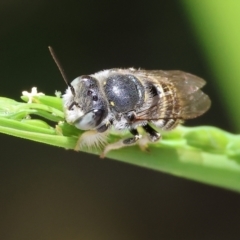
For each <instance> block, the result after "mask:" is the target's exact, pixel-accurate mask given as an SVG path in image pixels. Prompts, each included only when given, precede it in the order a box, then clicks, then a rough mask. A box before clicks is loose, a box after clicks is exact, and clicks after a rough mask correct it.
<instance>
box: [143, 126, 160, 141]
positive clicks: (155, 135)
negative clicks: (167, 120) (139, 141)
mask: <svg viewBox="0 0 240 240" xmlns="http://www.w3.org/2000/svg"><path fill="white" fill-rule="evenodd" d="M142 127H143V129H144V130H145V131H146V133H147V134H148V138H149V140H150V141H151V142H156V141H158V140H159V139H160V138H161V134H160V133H159V132H157V131H156V130H155V129H153V128H152V127H151V126H150V125H149V124H147V125H144V126H142Z"/></svg>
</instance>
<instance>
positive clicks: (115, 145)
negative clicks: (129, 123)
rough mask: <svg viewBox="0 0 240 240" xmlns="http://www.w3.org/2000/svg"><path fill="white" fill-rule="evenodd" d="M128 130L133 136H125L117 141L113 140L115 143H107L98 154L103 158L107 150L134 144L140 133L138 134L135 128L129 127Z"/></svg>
mask: <svg viewBox="0 0 240 240" xmlns="http://www.w3.org/2000/svg"><path fill="white" fill-rule="evenodd" d="M130 132H131V134H133V137H131V138H126V139H121V140H120V141H118V142H115V143H112V144H108V145H107V146H106V147H105V149H104V150H103V152H102V154H101V155H100V157H101V158H104V157H105V156H106V154H107V153H108V152H109V151H111V150H115V149H119V148H123V147H126V146H131V145H133V144H135V143H136V142H137V141H138V140H139V139H140V138H141V137H142V135H140V134H139V132H138V131H137V129H131V130H130Z"/></svg>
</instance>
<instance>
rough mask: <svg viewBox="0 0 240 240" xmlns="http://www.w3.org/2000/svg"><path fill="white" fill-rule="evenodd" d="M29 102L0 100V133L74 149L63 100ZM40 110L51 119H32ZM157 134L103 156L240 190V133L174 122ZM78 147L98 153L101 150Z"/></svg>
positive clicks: (115, 136)
mask: <svg viewBox="0 0 240 240" xmlns="http://www.w3.org/2000/svg"><path fill="white" fill-rule="evenodd" d="M23 99H25V98H23ZM25 100H27V99H25ZM33 102H34V103H31V104H29V103H22V102H16V101H14V100H12V99H7V98H0V132H1V133H4V134H9V135H12V136H16V137H21V138H25V139H29V140H32V141H36V142H41V143H45V144H50V145H53V146H58V147H62V148H65V149H74V148H75V147H76V146H77V142H78V139H79V137H80V136H81V134H82V133H83V131H80V130H79V129H76V128H75V127H74V126H72V125H69V124H67V123H66V122H64V113H63V112H62V111H61V110H60V109H61V105H62V100H61V99H60V98H56V97H50V96H41V97H34V99H33ZM35 102H36V103H35ZM35 106H36V108H35ZM18 111H20V112H21V114H19V112H18ZM39 112H41V113H43V114H42V115H41V116H45V115H46V116H47V118H46V119H47V121H48V122H49V120H50V121H51V122H49V123H48V122H45V121H43V120H42V119H37V118H36V117H35V118H34V119H33V118H32V117H34V116H39V114H38V113H39ZM29 114H30V115H31V117H29ZM49 115H52V116H54V117H49ZM20 116H21V118H20ZM126 136H127V134H126V133H117V132H114V131H111V132H110V134H109V141H108V142H109V143H114V142H116V141H119V140H120V139H122V138H125V137H126ZM162 136H163V140H162V141H160V142H159V143H155V144H149V151H145V152H143V151H141V150H140V148H139V147H138V146H131V147H126V148H122V149H119V150H114V151H111V152H110V153H108V154H107V157H109V158H112V159H115V160H119V161H122V162H125V163H130V164H134V165H137V166H140V167H144V168H149V169H153V170H156V171H162V172H166V173H170V174H173V175H175V176H181V177H184V178H187V179H192V180H195V181H198V182H202V183H207V184H210V185H214V186H219V187H223V188H226V189H230V190H234V191H238V192H240V150H239V149H240V136H239V135H234V134H230V133H227V132H225V131H222V130H220V129H217V128H214V127H209V126H201V127H192V128H189V127H183V126H179V127H178V128H176V129H175V130H173V131H170V132H165V133H162ZM83 151H86V152H90V153H94V154H100V153H101V150H100V149H98V150H97V151H91V150H89V149H83Z"/></svg>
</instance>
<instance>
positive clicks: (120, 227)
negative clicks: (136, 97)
mask: <svg viewBox="0 0 240 240" xmlns="http://www.w3.org/2000/svg"><path fill="white" fill-rule="evenodd" d="M179 3H180V1H176V0H175V1H173V0H172V1H164V0H161V1H160V0H159V1H147V2H145V1H124V0H122V1H110V0H100V1H94V0H80V1H73V0H71V1H64V0H62V1H47V0H45V1H44V0H35V1H26V0H25V1H10V0H9V1H6V2H4V1H2V2H1V3H0V79H1V87H0V96H7V97H10V98H14V99H16V100H20V99H19V97H20V95H21V92H22V91H23V90H30V89H31V87H33V86H37V87H38V90H39V91H42V92H44V93H46V94H49V95H53V94H54V91H55V90H60V91H62V92H63V91H64V90H65V89H66V85H65V83H64V81H63V80H62V78H61V76H60V74H59V72H58V70H57V68H56V66H55V64H54V62H53V60H52V59H51V57H50V54H49V52H48V49H47V46H48V45H52V46H53V47H54V49H55V51H56V52H57V54H58V56H59V58H60V59H61V62H62V64H63V66H64V68H65V70H66V72H67V73H68V76H69V78H70V79H73V78H75V77H77V76H78V75H83V74H91V73H94V72H96V71H99V70H102V69H108V68H112V67H136V68H138V67H141V68H145V69H166V70H168V69H180V70H183V71H188V72H191V73H194V74H196V75H199V76H201V77H203V78H204V79H207V82H208V84H207V86H206V88H205V91H206V92H207V93H208V94H209V95H210V96H211V99H212V101H213V105H212V108H211V110H210V111H209V112H208V113H207V114H206V115H204V116H203V117H201V118H199V119H196V120H193V121H190V122H188V123H187V125H203V124H207V125H214V126H218V127H221V128H223V129H225V130H228V131H234V129H232V128H231V122H230V120H229V119H228V118H227V116H225V114H224V109H223V107H222V103H221V98H220V96H219V95H218V92H217V89H216V87H214V82H215V81H216V79H214V77H213V73H212V71H211V69H209V67H208V64H207V60H206V59H205V58H204V55H203V54H202V49H201V48H200V44H199V42H198V39H196V38H195V37H194V32H193V29H192V28H191V27H190V24H189V22H188V19H187V17H186V15H185V12H184V10H183V8H182V7H181V5H180V4H179ZM219 116H221V119H220V118H219ZM0 141H1V152H0V154H1V160H0V239H3V240H12V239H14V240H18V239H24V240H25V239H36V240H38V239H44V240H47V239H57V240H61V239H68V240H75V239H91V240H93V239H97V240H99V239H104V240H107V239H114V240H118V239H119V240H120V239H121V240H122V239H131V240H133V239H136V240H142V239H144V240H145V239H184V240H186V239H194V240H196V239H204V240H207V239H231V240H233V239H239V221H240V208H239V200H240V197H239V195H238V194H236V193H233V192H230V191H226V190H223V189H219V188H215V187H211V186H206V185H203V184H199V183H195V182H192V181H187V180H184V179H181V178H177V177H173V176H170V175H166V174H163V173H159V172H154V171H151V170H147V169H141V168H138V167H135V166H131V165H127V164H123V163H120V162H116V161H112V160H107V159H106V160H100V159H99V158H98V157H96V156H92V155H88V154H84V153H76V152H73V151H66V150H63V149H60V148H54V147H50V146H47V145H43V144H39V143H34V142H31V141H27V140H21V139H17V138H14V137H10V136H5V135H2V134H1V135H0Z"/></svg>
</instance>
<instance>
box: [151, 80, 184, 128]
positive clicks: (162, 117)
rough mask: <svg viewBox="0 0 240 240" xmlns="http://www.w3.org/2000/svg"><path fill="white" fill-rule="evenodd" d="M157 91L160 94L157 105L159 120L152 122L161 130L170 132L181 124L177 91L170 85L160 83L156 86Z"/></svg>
mask: <svg viewBox="0 0 240 240" xmlns="http://www.w3.org/2000/svg"><path fill="white" fill-rule="evenodd" d="M158 89H159V92H160V94H159V100H158V105H157V111H158V118H159V120H154V121H152V122H153V123H154V125H156V126H157V127H159V128H161V129H163V130H171V129H173V128H175V127H176V126H177V125H178V124H180V123H181V122H182V119H181V118H180V112H181V106H180V101H179V97H178V95H177V89H176V88H175V87H174V85H173V84H171V83H161V84H159V85H158Z"/></svg>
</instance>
